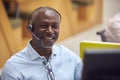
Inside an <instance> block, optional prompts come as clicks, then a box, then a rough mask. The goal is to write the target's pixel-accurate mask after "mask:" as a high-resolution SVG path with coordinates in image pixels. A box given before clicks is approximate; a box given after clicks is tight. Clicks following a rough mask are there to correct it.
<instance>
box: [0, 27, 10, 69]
mask: <svg viewBox="0 0 120 80" xmlns="http://www.w3.org/2000/svg"><path fill="white" fill-rule="evenodd" d="M9 57H10V50H9V48H8V46H7V43H6V40H5V38H4V34H3V32H2V28H1V26H0V68H1V67H2V66H3V65H4V63H5V61H6V60H7V59H8V58H9Z"/></svg>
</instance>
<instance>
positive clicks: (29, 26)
mask: <svg viewBox="0 0 120 80" xmlns="http://www.w3.org/2000/svg"><path fill="white" fill-rule="evenodd" d="M28 30H29V31H30V33H31V34H32V35H33V36H34V37H35V38H36V39H37V40H39V41H40V39H39V38H38V37H37V36H36V35H35V34H34V33H33V32H32V25H31V24H29V25H28Z"/></svg>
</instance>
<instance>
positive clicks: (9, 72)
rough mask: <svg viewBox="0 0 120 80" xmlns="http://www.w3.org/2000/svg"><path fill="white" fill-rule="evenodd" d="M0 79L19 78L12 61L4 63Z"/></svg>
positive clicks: (16, 79) (18, 79) (10, 79)
mask: <svg viewBox="0 0 120 80" xmlns="http://www.w3.org/2000/svg"><path fill="white" fill-rule="evenodd" d="M1 80H21V79H20V74H18V72H17V70H16V68H15V67H14V65H12V63H8V62H7V63H6V64H5V65H4V67H3V70H2V73H1Z"/></svg>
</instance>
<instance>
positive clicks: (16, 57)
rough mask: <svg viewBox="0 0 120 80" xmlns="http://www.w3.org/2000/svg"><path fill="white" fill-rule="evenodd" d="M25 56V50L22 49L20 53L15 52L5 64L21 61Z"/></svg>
mask: <svg viewBox="0 0 120 80" xmlns="http://www.w3.org/2000/svg"><path fill="white" fill-rule="evenodd" d="M25 55H26V48H24V49H23V50H21V51H18V52H16V53H15V54H13V55H12V56H11V57H10V58H9V59H8V60H7V62H17V61H20V60H23V59H24V57H25Z"/></svg>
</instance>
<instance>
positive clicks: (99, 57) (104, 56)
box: [82, 49, 120, 80]
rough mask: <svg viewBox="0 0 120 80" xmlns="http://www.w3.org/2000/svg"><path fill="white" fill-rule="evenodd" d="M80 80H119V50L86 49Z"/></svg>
mask: <svg viewBox="0 0 120 80" xmlns="http://www.w3.org/2000/svg"><path fill="white" fill-rule="evenodd" d="M83 63H84V65H83V72H82V80H120V50H119V49H87V50H85V52H84V59H83Z"/></svg>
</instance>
